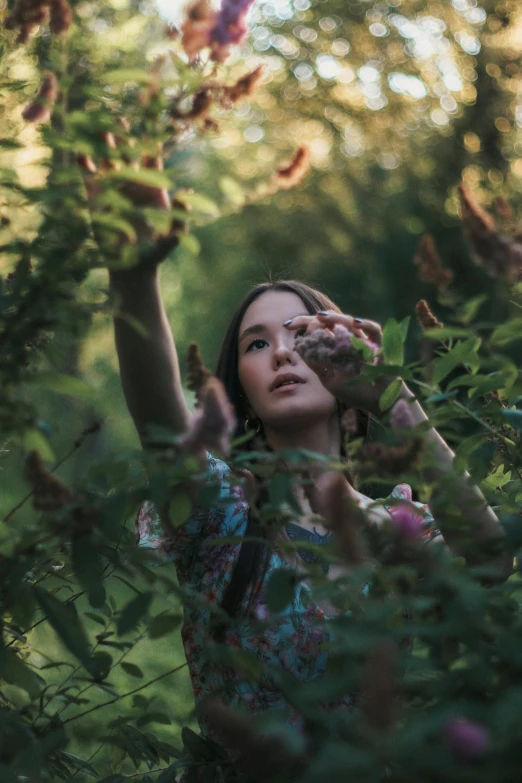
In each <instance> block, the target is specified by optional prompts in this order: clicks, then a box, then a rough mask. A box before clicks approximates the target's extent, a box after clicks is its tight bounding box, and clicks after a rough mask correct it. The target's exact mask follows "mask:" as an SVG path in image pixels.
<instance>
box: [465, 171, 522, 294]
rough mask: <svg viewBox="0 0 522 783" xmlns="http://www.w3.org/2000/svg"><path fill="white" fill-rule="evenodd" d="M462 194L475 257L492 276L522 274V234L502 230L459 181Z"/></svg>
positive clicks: (466, 228) (504, 276) (516, 275)
mask: <svg viewBox="0 0 522 783" xmlns="http://www.w3.org/2000/svg"><path fill="white" fill-rule="evenodd" d="M459 196H460V204H461V210H462V220H463V222H464V231H465V234H466V237H467V239H468V242H469V244H470V248H471V254H472V258H473V260H474V261H475V263H477V264H479V265H480V266H483V267H484V269H485V270H486V272H488V274H490V275H492V276H493V277H500V278H502V279H504V280H507V281H508V282H514V281H515V280H517V279H518V278H519V277H520V276H521V275H522V236H520V235H518V234H516V235H514V236H510V235H509V234H506V233H503V232H501V231H500V230H499V229H498V227H497V225H496V223H495V220H494V219H493V217H492V216H491V215H490V214H489V212H486V210H485V209H484V208H483V207H481V205H480V204H479V203H478V202H477V201H476V200H475V199H474V198H473V196H472V195H471V193H470V191H469V190H468V188H467V187H466V186H465V185H460V187H459Z"/></svg>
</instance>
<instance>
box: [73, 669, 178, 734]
mask: <svg viewBox="0 0 522 783" xmlns="http://www.w3.org/2000/svg"><path fill="white" fill-rule="evenodd" d="M185 666H187V662H186V661H185V663H181V664H180V665H179V666H176V667H175V668H174V669H170V671H168V672H165V673H164V674H160V675H159V677H155V678H154V679H153V680H149V681H148V682H146V683H145V685H140V686H139V687H138V688H134V689H133V690H132V691H128V692H127V693H122V694H121V696H116V697H115V698H114V699H109V701H104V702H103V703H102V704H97V705H96V706H95V707H91V708H90V709H89V710H84V712H79V713H78V715H73V716H72V717H71V718H67V720H64V721H63V722H62V726H65V724H66V723H72V722H73V721H74V720H78V718H83V716H84V715H88V714H89V713H90V712H95V711H96V710H101V708H102V707H107V706H108V705H109V704H115V703H116V702H117V701H121V700H122V699H125V698H127V696H132V695H133V694H134V693H138V692H139V691H143V690H144V689H145V688H148V687H149V685H153V683H155V682H159V680H163V679H164V678H165V677H168V676H169V675H171V674H175V673H176V672H179V671H180V669H184V668H185Z"/></svg>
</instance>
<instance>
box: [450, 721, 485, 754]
mask: <svg viewBox="0 0 522 783" xmlns="http://www.w3.org/2000/svg"><path fill="white" fill-rule="evenodd" d="M444 736H445V738H446V741H447V743H448V745H449V747H450V749H451V751H452V753H453V754H454V756H455V757H456V758H457V759H460V760H461V761H471V760H473V759H476V758H479V757H480V756H483V755H484V753H485V752H486V751H487V749H488V747H489V735H488V732H487V730H486V729H485V728H484V727H483V726H480V725H479V724H478V723H474V722H473V721H469V720H463V719H457V718H453V719H452V720H449V721H448V722H447V723H446V725H445V726H444Z"/></svg>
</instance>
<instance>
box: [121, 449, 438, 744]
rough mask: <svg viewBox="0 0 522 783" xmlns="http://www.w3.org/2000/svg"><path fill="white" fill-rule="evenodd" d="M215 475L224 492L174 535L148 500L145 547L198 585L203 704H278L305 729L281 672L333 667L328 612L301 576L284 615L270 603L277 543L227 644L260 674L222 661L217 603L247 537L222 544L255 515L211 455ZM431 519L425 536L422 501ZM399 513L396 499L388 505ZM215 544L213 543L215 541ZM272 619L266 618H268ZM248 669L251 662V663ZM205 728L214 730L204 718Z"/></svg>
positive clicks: (192, 631)
mask: <svg viewBox="0 0 522 783" xmlns="http://www.w3.org/2000/svg"><path fill="white" fill-rule="evenodd" d="M207 456H208V471H209V481H211V482H216V483H217V485H218V487H219V496H218V498H217V500H216V501H215V502H214V503H213V504H212V506H211V507H210V508H203V507H202V506H195V507H194V508H193V511H192V514H191V515H190V517H189V518H188V520H187V521H186V523H185V524H184V525H183V526H181V527H180V528H178V529H177V530H176V531H175V535H174V536H167V535H166V534H165V532H164V530H163V527H162V525H161V522H160V520H159V517H158V514H157V513H156V510H155V507H154V505H153V504H152V503H151V502H146V503H145V504H144V505H143V506H142V508H141V509H140V511H139V513H138V517H137V520H136V533H137V541H138V544H139V546H141V547H148V548H151V549H155V550H159V552H160V553H161V554H162V555H163V556H164V558H165V561H166V562H167V563H169V562H172V563H174V565H175V568H176V572H177V577H178V580H179V583H180V585H181V586H182V587H184V588H189V591H194V595H195V600H193V601H190V600H189V601H188V602H187V603H186V604H185V608H184V622H183V627H182V630H181V636H182V640H183V645H184V648H185V654H186V656H187V662H188V666H189V671H190V677H191V680H192V686H193V689H194V698H195V701H196V705H197V703H198V701H199V700H201V699H203V698H204V697H206V696H208V695H210V694H212V693H217V694H219V695H220V697H221V698H222V700H223V701H224V702H225V703H226V704H229V705H230V706H232V707H239V708H242V709H243V710H246V711H247V712H250V713H252V714H258V713H260V712H263V711H266V710H278V711H281V713H282V714H283V715H284V716H285V720H286V723H287V724H288V725H289V726H290V727H295V728H296V729H298V730H299V728H300V727H301V720H300V717H299V715H298V714H297V713H296V711H295V710H294V709H293V708H292V707H291V706H290V705H289V704H288V702H287V701H286V700H285V699H284V697H283V696H282V694H281V690H280V689H279V688H278V687H277V681H276V680H277V675H276V672H280V671H283V672H286V673H289V674H291V675H293V677H294V678H296V680H298V681H302V682H311V681H313V680H315V679H317V678H319V677H322V676H323V675H324V674H325V671H326V665H327V660H328V654H327V652H326V651H325V650H324V649H322V645H323V643H324V642H325V641H326V640H327V632H326V630H325V623H324V620H327V619H328V617H327V616H325V613H324V611H323V610H322V609H321V608H320V607H319V606H318V604H317V603H316V602H315V601H314V599H313V595H312V590H311V588H310V586H309V585H308V584H306V582H305V581H302V580H300V581H298V585H297V587H296V590H295V593H294V598H293V601H292V603H291V604H290V605H289V606H288V607H287V608H286V609H285V610H283V611H282V612H280V613H279V614H278V615H277V616H276V617H275V616H274V617H270V612H269V610H268V608H267V606H266V604H265V603H264V595H263V587H264V586H265V585H266V582H267V580H268V578H269V576H270V574H271V573H272V571H274V569H278V568H281V567H283V566H286V567H288V565H289V564H288V562H287V561H285V560H283V557H282V555H281V553H279V552H278V551H277V548H275V550H274V551H273V553H272V555H271V560H270V564H269V567H268V571H267V574H266V577H265V580H264V582H263V586H262V588H261V590H260V591H259V593H258V596H257V599H256V601H255V602H254V605H253V611H252V615H253V617H251V618H250V619H249V618H243V619H241V620H240V621H238V622H237V623H235V624H233V625H231V626H230V627H229V628H228V630H227V631H226V633H225V635H224V637H223V640H222V643H223V644H225V645H226V646H227V648H228V650H229V651H230V648H234V647H235V648H237V649H238V650H243V651H244V650H247V651H249V652H250V653H251V658H252V668H253V670H254V669H255V676H252V677H251V678H249V677H248V672H247V673H246V674H245V671H244V661H243V664H242V666H243V672H242V675H241V676H239V675H237V674H234V673H232V672H231V671H230V669H229V668H227V667H224V666H222V665H221V664H220V663H219V660H216V655H215V653H216V649H217V648H216V645H215V644H214V643H213V637H212V635H211V634H210V633H209V624H210V621H211V616H212V614H211V606H212V605H215V604H216V603H217V604H219V603H220V602H221V600H222V597H223V593H224V590H225V588H226V586H227V584H228V582H229V580H230V578H231V574H232V570H233V567H234V564H235V562H236V559H237V557H238V554H239V548H240V544H239V543H234V542H232V543H230V542H225V543H223V544H220V543H215V542H219V540H220V539H222V538H224V537H230V536H242V535H244V533H245V530H246V526H247V521H248V504H247V502H246V501H245V499H244V497H243V491H242V488H241V487H239V486H231V483H230V478H231V473H230V468H229V466H228V465H227V464H226V463H224V462H223V461H221V460H219V459H215V458H214V457H213V456H212V455H210V454H208V455H207ZM391 497H393V498H397V499H403V500H404V501H409V502H410V503H411V497H412V495H411V489H410V487H409V485H407V484H399V485H397V486H396V487H395V489H394V490H393V492H392V495H391ZM413 505H415V506H416V507H417V508H418V510H419V514H420V515H421V516H422V517H423V519H424V523H425V524H424V528H423V529H424V531H425V532H424V534H423V535H424V536H425V537H426V538H427V539H428V538H432V537H433V535H434V533H433V518H432V517H431V515H430V513H429V510H428V508H427V506H424V505H422V504H420V503H415V504H413ZM388 511H389V512H390V513H391V514H393V512H394V506H393V504H392V505H391V506H389V507H388ZM209 544H210V545H209ZM256 618H257V619H258V620H266V619H271V620H273V622H271V623H270V624H269V626H268V627H263V628H262V629H261V630H260V627H259V626H260V625H261V624H258V627H256ZM263 626H264V624H263ZM247 668H248V667H247ZM354 704H355V699H354V697H353V696H347V697H345V698H344V699H343V700H342V701H341V702H339V703H337V704H336V705H334V707H335V708H344V709H348V710H353V709H354ZM201 729H202V732H203V733H204V734H205V733H207V729H206V727H205V726H203V725H201Z"/></svg>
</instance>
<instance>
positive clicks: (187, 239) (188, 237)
mask: <svg viewBox="0 0 522 783" xmlns="http://www.w3.org/2000/svg"><path fill="white" fill-rule="evenodd" d="M178 239H179V244H180V246H181V247H184V248H185V250H187V251H188V252H189V253H192V255H193V256H197V255H199V251H200V250H201V245H200V242H199V239H198V238H197V237H195V236H194V234H180V235H179V237H178Z"/></svg>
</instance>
